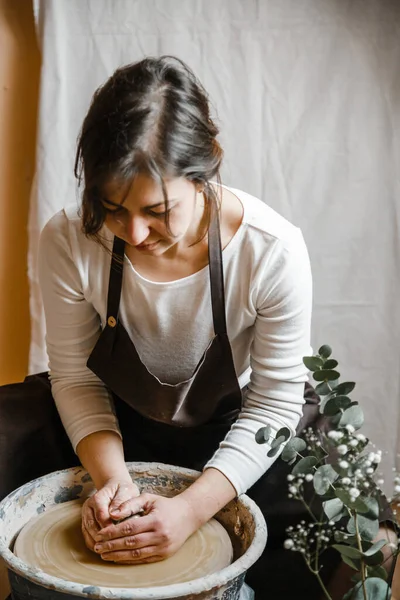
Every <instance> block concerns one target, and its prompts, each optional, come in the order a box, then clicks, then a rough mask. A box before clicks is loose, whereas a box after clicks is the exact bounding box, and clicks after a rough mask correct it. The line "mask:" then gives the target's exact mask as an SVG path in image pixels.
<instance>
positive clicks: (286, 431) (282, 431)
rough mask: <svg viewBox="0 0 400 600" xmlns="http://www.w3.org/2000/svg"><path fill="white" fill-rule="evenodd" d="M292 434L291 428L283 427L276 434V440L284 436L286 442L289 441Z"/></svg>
mask: <svg viewBox="0 0 400 600" xmlns="http://www.w3.org/2000/svg"><path fill="white" fill-rule="evenodd" d="M290 435H291V432H290V429H289V427H281V428H280V429H278V431H277V432H276V436H275V437H276V438H278V437H281V436H283V437H284V438H285V442H286V440H288V439H289V438H290Z"/></svg>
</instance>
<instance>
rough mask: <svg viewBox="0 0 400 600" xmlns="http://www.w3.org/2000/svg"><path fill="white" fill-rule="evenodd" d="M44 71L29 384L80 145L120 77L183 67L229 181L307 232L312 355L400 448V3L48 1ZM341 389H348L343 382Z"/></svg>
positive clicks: (376, 432)
mask: <svg viewBox="0 0 400 600" xmlns="http://www.w3.org/2000/svg"><path fill="white" fill-rule="evenodd" d="M35 12H36V18H37V23H38V32H39V37H40V40H41V46H42V54H43V67H42V79H41V97H40V113H39V139H38V147H37V179H36V183H37V186H36V187H35V189H34V190H33V193H32V204H31V214H30V225H29V226H30V252H29V276H30V281H31V313H32V346H31V355H30V372H37V371H40V370H44V369H46V368H47V358H46V355H45V349H44V324H43V317H42V308H41V303H40V293H39V289H38V283H37V271H36V259H35V257H36V249H37V240H38V234H39V231H40V230H41V228H42V227H43V225H44V224H45V222H46V221H47V220H48V219H49V218H50V216H51V215H52V214H53V213H54V212H56V211H57V210H59V209H60V208H61V207H62V206H63V205H65V204H67V203H70V202H71V201H73V200H74V199H76V201H78V196H77V191H76V187H75V182H74V177H73V157H74V150H75V141H76V137H77V134H78V130H79V127H80V124H81V121H82V119H83V117H84V115H85V112H86V110H87V107H88V103H89V100H90V97H91V95H92V93H93V91H94V90H95V88H96V87H97V86H98V85H99V84H100V83H102V82H104V80H105V79H106V78H107V77H108V76H109V75H110V74H111V73H112V72H113V70H114V69H115V68H116V67H117V66H119V65H122V64H126V63H128V62H133V61H136V60H138V59H140V58H142V57H143V56H145V55H148V54H151V55H160V54H175V55H177V56H179V57H180V58H182V59H184V60H185V61H186V62H187V63H188V64H189V65H190V66H191V67H192V68H193V69H194V70H195V72H196V73H197V75H198V76H199V77H200V79H201V80H202V82H203V83H204V85H205V87H206V88H207V89H208V91H209V93H210V96H211V99H212V103H213V106H214V107H215V111H216V114H217V118H218V121H219V123H220V125H221V128H222V136H221V139H222V142H223V145H224V147H225V152H226V158H225V164H224V168H223V172H222V175H223V181H224V182H225V183H226V184H228V185H232V186H234V187H238V188H242V189H245V190H246V191H248V192H250V193H252V194H255V195H256V196H259V197H261V198H262V199H263V200H264V201H265V202H267V203H269V204H270V205H271V206H273V207H274V208H275V209H276V210H278V211H279V212H281V213H282V214H283V215H284V216H286V217H287V218H288V219H290V220H291V221H293V222H294V223H295V224H297V225H299V226H300V227H301V228H302V230H303V233H304V236H305V239H306V241H307V244H308V247H309V251H310V256H311V263H312V267H313V275H314V290H315V291H314V317H313V344H314V348H315V349H318V347H319V345H320V344H322V343H328V344H330V345H332V346H333V348H334V355H335V357H336V358H337V359H338V360H339V362H340V363H343V366H342V375H343V377H344V378H345V379H351V380H355V381H357V382H358V387H357V390H358V394H356V397H357V399H358V400H359V401H360V402H361V404H362V406H363V408H364V411H365V414H366V426H365V431H366V433H367V435H370V436H371V437H372V438H373V440H374V441H375V442H376V444H377V446H378V447H380V448H382V450H386V451H387V453H388V455H387V457H386V459H385V463H384V471H385V474H386V476H387V477H388V478H390V469H391V466H392V465H393V463H394V459H395V456H396V452H397V445H398V426H399V383H400V380H399V364H400V327H399V326H400V313H399V309H398V298H399V292H400V285H399V274H400V265H399V262H400V252H399V227H400V211H399V192H400V183H399V167H400V165H399V156H400V153H399V150H400V148H399V131H400V117H399V114H400V105H399V102H400V75H399V64H400V4H399V3H398V2H397V1H396V0H393V1H390V0H351V1H345V0H36V6H35ZM343 377H342V379H343Z"/></svg>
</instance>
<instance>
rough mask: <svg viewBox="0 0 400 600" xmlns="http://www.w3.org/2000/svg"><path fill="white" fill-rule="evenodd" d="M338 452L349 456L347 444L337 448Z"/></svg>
mask: <svg viewBox="0 0 400 600" xmlns="http://www.w3.org/2000/svg"><path fill="white" fill-rule="evenodd" d="M336 450H337V451H338V453H339V454H342V455H343V454H347V452H348V451H349V449H348V447H347V446H346V444H340V446H338V447H337V448H336Z"/></svg>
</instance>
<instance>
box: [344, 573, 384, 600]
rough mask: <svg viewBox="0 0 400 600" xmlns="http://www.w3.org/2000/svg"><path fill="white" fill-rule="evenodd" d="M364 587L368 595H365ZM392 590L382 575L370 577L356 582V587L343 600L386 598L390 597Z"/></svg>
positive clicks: (378, 599)
mask: <svg viewBox="0 0 400 600" xmlns="http://www.w3.org/2000/svg"><path fill="white" fill-rule="evenodd" d="M364 587H365V591H366V594H367V597H366V598H365V596H364ZM390 594H391V590H390V588H389V587H388V584H387V583H386V582H385V581H383V579H381V578H380V577H368V578H367V579H365V581H364V586H363V582H362V581H359V582H358V583H356V585H355V586H354V588H352V589H351V590H349V591H348V592H347V594H345V595H344V596H343V600H386V598H390Z"/></svg>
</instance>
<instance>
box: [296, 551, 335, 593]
mask: <svg viewBox="0 0 400 600" xmlns="http://www.w3.org/2000/svg"><path fill="white" fill-rule="evenodd" d="M303 558H304V560H305V563H306V565H307V567H308V568H309V570H310V571H311V573H312V574H313V575H315V577H316V578H317V580H318V583H319V585H320V586H321V588H322V591H323V592H324V595H325V597H326V598H327V599H328V600H332V596H330V595H329V592H328V590H327V589H326V587H325V585H324V582H323V581H322V579H321V576H320V574H319V571H315V570H314V569H313V568H312V567H311V565H310V563H309V562H308V561H307V559H306V558H305V557H303Z"/></svg>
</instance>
